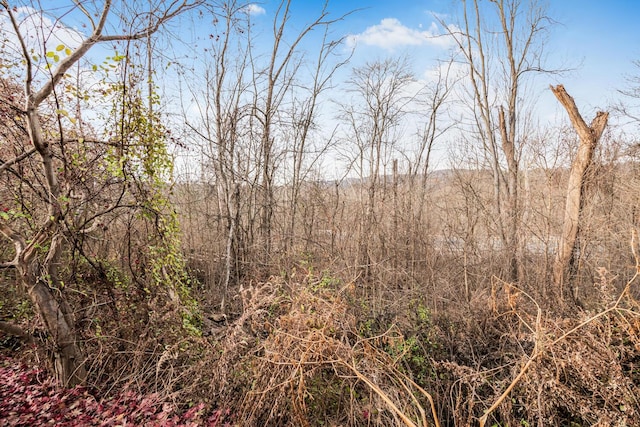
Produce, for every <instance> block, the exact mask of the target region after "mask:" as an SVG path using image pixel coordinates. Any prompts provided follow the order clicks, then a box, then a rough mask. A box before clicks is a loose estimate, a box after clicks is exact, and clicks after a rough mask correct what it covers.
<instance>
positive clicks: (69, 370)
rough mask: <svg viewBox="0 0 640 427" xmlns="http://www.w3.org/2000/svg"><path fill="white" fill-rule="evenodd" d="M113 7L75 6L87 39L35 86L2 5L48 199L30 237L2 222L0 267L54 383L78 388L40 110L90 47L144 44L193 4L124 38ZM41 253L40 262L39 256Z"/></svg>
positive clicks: (58, 213) (166, 9)
mask: <svg viewBox="0 0 640 427" xmlns="http://www.w3.org/2000/svg"><path fill="white" fill-rule="evenodd" d="M112 3H113V2H112V1H111V0H105V1H104V3H103V5H102V7H101V8H100V9H98V10H96V11H91V10H88V9H86V8H85V5H84V4H81V3H76V6H75V7H76V8H77V9H78V10H79V11H80V12H81V13H83V14H84V16H85V17H86V20H87V25H88V27H89V28H90V33H89V34H87V35H86V37H85V38H84V39H83V40H82V41H81V42H80V44H79V45H78V47H76V48H75V49H69V51H68V55H67V56H65V57H63V58H62V59H59V60H58V59H57V58H56V55H51V57H52V58H53V59H54V61H53V62H52V63H50V64H49V68H48V70H49V72H48V74H47V76H46V77H45V78H44V79H42V81H41V82H39V81H37V80H36V78H35V73H36V58H34V55H33V53H32V52H31V50H30V48H29V45H28V42H27V39H26V36H25V34H24V29H23V28H22V27H21V25H20V21H19V19H18V16H17V6H18V5H17V4H10V2H9V1H8V0H2V1H1V2H0V6H2V8H3V9H4V11H5V12H6V13H7V15H8V17H9V19H10V22H11V25H12V31H13V32H14V34H15V36H16V38H17V40H18V44H19V48H18V49H19V51H20V54H21V56H22V60H23V63H24V68H23V81H24V93H25V97H24V98H25V101H24V107H23V110H22V111H21V113H22V114H23V115H24V120H25V123H26V129H27V132H28V139H29V143H30V144H31V145H32V148H30V149H28V150H26V151H25V152H29V153H33V154H34V155H36V156H37V157H38V158H39V161H40V168H41V172H42V175H43V176H44V192H45V194H46V200H45V206H46V208H45V210H46V212H41V213H40V215H39V216H40V221H41V222H40V224H39V225H38V226H37V228H36V229H35V231H34V232H33V233H30V234H26V232H25V231H22V230H18V229H16V228H14V227H12V226H11V225H10V224H9V223H8V222H7V221H5V220H0V232H1V233H2V235H3V236H4V237H5V238H6V239H8V240H10V241H11V242H12V243H13V246H14V249H15V255H14V257H13V260H11V261H8V262H4V263H3V264H2V267H5V268H15V269H16V271H17V273H18V278H19V281H20V283H21V284H22V285H23V286H24V288H25V289H26V290H27V292H28V294H29V296H30V298H31V300H32V302H33V304H34V306H35V307H36V310H37V311H38V313H39V314H40V316H41V318H42V321H43V322H44V326H45V327H46V329H47V331H48V333H49V335H50V337H51V340H52V342H53V348H54V350H53V352H54V354H53V356H54V362H55V363H54V367H55V373H56V377H57V379H58V381H59V383H60V384H62V385H64V386H72V385H75V384H79V383H82V382H83V381H84V380H85V377H86V369H85V366H84V363H85V360H84V355H83V354H82V351H81V349H80V347H79V346H78V343H77V341H76V337H75V333H74V326H75V325H74V319H73V313H72V311H71V309H70V307H69V304H68V302H67V300H66V298H65V292H64V286H63V283H61V282H60V281H59V279H58V271H57V270H58V265H59V259H60V255H61V252H62V246H63V244H64V242H65V238H64V236H63V232H64V227H63V224H64V222H65V215H71V214H72V212H68V211H65V210H64V209H63V206H64V204H65V202H64V200H63V192H62V189H61V186H60V183H59V180H58V176H57V173H56V169H57V165H56V159H55V158H54V155H53V153H52V150H51V145H52V141H51V140H50V137H49V136H48V135H46V134H45V133H44V132H43V125H42V122H43V120H44V118H43V115H45V114H46V113H45V112H44V108H43V107H44V105H45V104H46V102H47V101H48V100H50V98H55V97H56V96H57V94H56V91H57V90H58V85H59V84H60V83H61V81H62V80H63V77H64V76H65V74H66V73H67V72H68V71H69V70H70V69H71V67H72V66H74V65H75V64H77V63H78V62H79V61H80V59H81V58H82V57H83V56H84V55H85V54H86V53H87V52H88V51H89V50H90V49H91V48H92V47H93V46H95V45H96V44H99V43H104V42H118V41H126V40H140V39H144V38H146V37H148V36H149V35H151V34H152V33H154V32H155V31H157V30H158V29H159V28H160V26H161V25H163V24H164V23H165V22H167V21H169V20H170V19H172V18H173V17H175V16H177V15H178V14H180V13H181V12H183V11H185V10H186V9H188V8H190V7H192V6H193V3H192V2H189V1H187V0H184V1H174V2H166V3H167V4H166V5H165V3H164V2H158V3H157V4H154V9H152V10H149V11H147V14H148V16H149V17H150V19H148V20H145V23H144V24H141V25H139V26H133V27H132V30H131V31H130V32H128V33H121V34H108V33H106V32H105V27H106V25H107V22H108V21H109V19H110V17H111V16H112V13H111V9H112ZM31 6H32V7H33V6H34V5H31ZM33 8H34V9H37V8H36V7H33ZM96 18H97V19H96ZM43 43H44V45H43V46H42V48H43V52H45V53H47V52H49V49H48V47H47V45H46V39H45V40H43ZM37 86H39V87H37ZM18 157H20V156H18ZM19 161H20V160H19V159H17V158H16V159H10V160H8V161H7V162H5V164H15V163H17V162H19ZM89 228H90V227H89ZM42 251H44V256H43V257H42V256H40V255H39V253H40V252H42Z"/></svg>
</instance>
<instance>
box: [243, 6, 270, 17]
mask: <svg viewBox="0 0 640 427" xmlns="http://www.w3.org/2000/svg"><path fill="white" fill-rule="evenodd" d="M244 12H245V13H247V14H249V15H264V14H265V13H267V11H266V10H264V7H262V6H258V5H257V4H255V3H251V4H249V5H247V6H246V7H245V8H244Z"/></svg>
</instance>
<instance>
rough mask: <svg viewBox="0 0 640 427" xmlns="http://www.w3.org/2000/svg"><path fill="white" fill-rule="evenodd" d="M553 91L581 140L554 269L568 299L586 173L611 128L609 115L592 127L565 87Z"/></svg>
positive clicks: (601, 114) (602, 114)
mask: <svg viewBox="0 0 640 427" xmlns="http://www.w3.org/2000/svg"><path fill="white" fill-rule="evenodd" d="M551 90H552V91H553V94H554V95H555V96H556V98H557V99H558V101H560V103H561V104H562V106H563V107H564V108H565V110H566V111H567V114H568V115H569V119H570V120H571V124H572V125H573V127H574V129H575V130H576V133H577V134H578V137H579V138H580V146H579V147H578V151H577V153H576V157H575V159H574V160H573V163H572V164H571V170H570V172H569V183H568V185H567V199H566V204H565V209H564V221H563V224H562V234H561V235H560V242H559V244H558V252H557V254H556V259H555V263H554V266H553V279H554V283H555V285H556V287H558V288H559V289H560V294H561V295H562V296H563V297H564V291H565V289H566V288H567V286H569V289H570V290H572V291H573V289H572V287H571V280H570V273H571V271H572V269H573V267H574V264H575V253H576V245H577V242H578V232H579V228H580V227H579V226H580V214H581V211H582V206H583V203H584V200H583V199H584V196H583V193H584V187H585V172H586V171H587V168H588V167H589V165H590V164H591V163H592V160H593V153H594V151H595V148H596V146H597V145H598V141H599V140H600V137H601V136H602V133H603V132H604V129H605V128H606V126H607V120H608V118H609V113H606V112H602V111H599V112H598V113H597V114H596V117H595V118H594V119H593V121H592V122H591V125H587V124H586V122H585V121H584V119H583V118H582V116H581V115H580V112H579V111H578V107H577V106H576V103H575V101H574V100H573V98H572V97H571V96H570V95H569V94H568V93H567V91H566V90H565V88H564V86H562V85H558V86H556V87H553V86H551ZM573 296H575V295H573Z"/></svg>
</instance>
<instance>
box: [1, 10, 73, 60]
mask: <svg viewBox="0 0 640 427" xmlns="http://www.w3.org/2000/svg"><path fill="white" fill-rule="evenodd" d="M14 16H15V17H16V20H17V21H18V27H19V29H20V33H21V34H22V36H23V38H24V41H25V43H26V45H27V49H29V51H32V52H33V53H34V54H38V55H40V56H42V55H44V54H45V52H44V46H46V49H47V50H54V49H55V48H56V47H57V46H58V45H64V46H65V47H67V48H69V49H75V48H76V47H78V46H79V45H80V43H81V42H82V40H83V38H84V37H83V35H82V34H81V33H79V32H78V31H76V30H75V29H73V28H70V27H66V26H64V25H63V24H62V23H60V22H54V21H52V20H51V19H50V18H48V17H46V16H44V15H43V14H42V13H41V12H40V11H38V10H36V9H33V8H30V7H19V8H17V9H15V10H14ZM0 38H1V39H2V41H3V45H2V47H3V49H4V50H5V53H6V54H8V55H10V56H11V55H14V56H16V57H20V56H22V52H21V48H20V45H19V41H18V37H17V36H16V33H15V31H14V29H13V25H12V24H11V21H10V20H9V16H8V15H7V13H6V11H4V10H3V11H0Z"/></svg>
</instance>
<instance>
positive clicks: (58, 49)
mask: <svg viewBox="0 0 640 427" xmlns="http://www.w3.org/2000/svg"><path fill="white" fill-rule="evenodd" d="M62 49H64V45H63V44H59V45H58V46H57V47H56V52H60V51H61V50H62Z"/></svg>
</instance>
